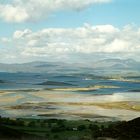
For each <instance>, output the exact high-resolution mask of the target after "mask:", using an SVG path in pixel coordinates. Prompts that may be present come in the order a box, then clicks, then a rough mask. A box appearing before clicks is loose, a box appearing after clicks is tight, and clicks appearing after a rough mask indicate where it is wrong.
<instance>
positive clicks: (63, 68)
mask: <svg viewBox="0 0 140 140" xmlns="http://www.w3.org/2000/svg"><path fill="white" fill-rule="evenodd" d="M94 70H109V71H114V70H121V71H123V70H125V71H126V70H135V71H140V62H137V61H135V60H133V59H127V60H121V59H104V60H99V61H96V62H93V63H61V62H39V61H37V62H29V63H22V64H3V63H0V72H32V73H58V72H60V73H63V72H65V73H69V72H89V71H94Z"/></svg>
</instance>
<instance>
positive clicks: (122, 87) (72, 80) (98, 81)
mask: <svg viewBox="0 0 140 140" xmlns="http://www.w3.org/2000/svg"><path fill="white" fill-rule="evenodd" d="M0 80H2V81H4V82H1V83H0V90H7V89H37V88H41V89H45V88H62V87H88V86H93V85H109V86H117V87H119V88H104V89H98V90H96V91H89V92H90V93H91V94H106V93H107V94H111V93H116V92H127V91H132V90H137V91H138V90H140V82H130V81H119V80H111V79H105V78H102V77H94V76H88V75H87V76H86V75H84V76H83V75H82V74H81V75H80V74H78V75H58V74H47V73H45V74H35V73H34V74H32V73H0ZM133 80H135V79H133ZM136 80H139V79H138V78H136ZM46 81H49V82H50V81H51V84H48V83H47V84H45V85H41V83H43V82H46ZM52 82H57V83H53V84H52ZM58 82H62V83H66V84H67V85H63V84H61V85H58ZM68 84H71V85H68ZM89 92H83V93H89Z"/></svg>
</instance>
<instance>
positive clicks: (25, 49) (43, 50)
mask: <svg viewBox="0 0 140 140" xmlns="http://www.w3.org/2000/svg"><path fill="white" fill-rule="evenodd" d="M139 6H140V1H139V0H0V62H2V63H23V62H29V61H69V62H75V61H76V62H79V61H84V60H87V59H90V60H96V59H106V58H118V59H135V60H137V61H139V60H140V18H139V13H140V9H139Z"/></svg>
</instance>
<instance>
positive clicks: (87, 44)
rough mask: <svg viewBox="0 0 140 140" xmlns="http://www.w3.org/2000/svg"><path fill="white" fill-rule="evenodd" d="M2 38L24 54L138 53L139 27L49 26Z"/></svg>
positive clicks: (62, 55) (48, 55) (19, 52)
mask: <svg viewBox="0 0 140 140" xmlns="http://www.w3.org/2000/svg"><path fill="white" fill-rule="evenodd" d="M8 40H10V42H9V44H8ZM1 42H2V43H3V44H4V42H6V45H7V46H9V47H10V48H14V50H15V52H16V53H17V52H18V55H19V56H20V57H25V58H27V57H30V58H32V57H35V58H36V59H38V58H40V57H41V58H45V57H47V58H50V57H51V56H53V57H52V58H53V59H55V58H58V56H61V57H67V56H69V57H73V56H74V55H79V54H81V55H87V56H91V55H94V54H96V55H97V54H110V55H112V54H113V56H114V57H115V55H116V56H117V55H119V54H121V55H122V56H121V57H122V58H123V57H124V56H130V57H132V56H133V57H139V54H140V28H133V27H131V26H125V27H124V28H122V29H119V28H116V27H114V26H112V25H99V26H91V25H89V24H85V26H83V27H78V28H47V29H43V30H40V31H37V32H33V31H31V30H30V29H25V30H23V31H15V32H14V33H13V36H12V37H11V38H3V39H1ZM13 54H14V53H13ZM114 54H115V55H114ZM52 58H50V59H52Z"/></svg>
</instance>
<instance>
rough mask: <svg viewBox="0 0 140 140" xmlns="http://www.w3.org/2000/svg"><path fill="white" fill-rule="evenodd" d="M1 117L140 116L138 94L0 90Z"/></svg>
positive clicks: (102, 117)
mask: <svg viewBox="0 0 140 140" xmlns="http://www.w3.org/2000/svg"><path fill="white" fill-rule="evenodd" d="M0 104H1V107H0V113H1V114H2V115H5V116H14V117H22V116H24V117H27V116H31V117H32V116H40V117H41V116H42V117H53V118H57V117H60V118H61V117H62V118H63V117H64V118H71V119H73V118H83V119H95V118H99V119H105V118H108V119H111V120H112V119H113V118H116V119H118V120H130V119H133V118H136V117H140V93H115V94H112V95H93V94H80V93H74V92H66V93H65V92H62V91H61V92H60V91H46V90H40V91H39V90H38V91H32V90H28V91H26V90H25V91H20V90H18V91H0Z"/></svg>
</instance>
